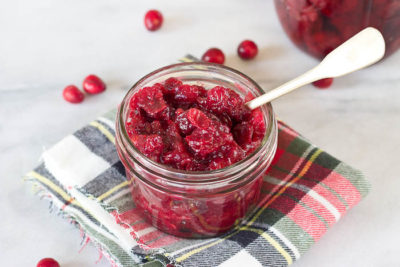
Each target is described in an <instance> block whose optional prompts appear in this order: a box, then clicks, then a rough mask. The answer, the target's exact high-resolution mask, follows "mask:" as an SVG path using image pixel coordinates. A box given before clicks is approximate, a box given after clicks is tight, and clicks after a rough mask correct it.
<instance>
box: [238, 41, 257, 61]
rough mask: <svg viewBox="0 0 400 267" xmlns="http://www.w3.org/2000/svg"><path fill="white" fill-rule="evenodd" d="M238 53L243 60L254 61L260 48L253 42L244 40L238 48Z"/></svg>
mask: <svg viewBox="0 0 400 267" xmlns="http://www.w3.org/2000/svg"><path fill="white" fill-rule="evenodd" d="M237 53H238V55H239V57H240V58H242V59H253V58H255V56H257V53H258V47H257V45H256V43H254V42H253V41H251V40H244V41H243V42H241V43H240V44H239V46H238V49H237Z"/></svg>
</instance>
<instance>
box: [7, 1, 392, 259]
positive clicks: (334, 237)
mask: <svg viewBox="0 0 400 267" xmlns="http://www.w3.org/2000/svg"><path fill="white" fill-rule="evenodd" d="M154 7H155V8H158V9H160V10H161V11H162V12H163V14H164V16H165V24H164V26H163V28H162V29H161V30H160V31H159V32H156V33H149V32H147V31H146V30H145V29H144V27H143V23H142V19H143V15H144V13H145V11H146V10H147V9H150V8H154ZM245 38H251V39H253V40H255V41H256V42H257V43H258V45H259V47H260V54H259V56H258V57H257V59H256V60H254V61H251V62H243V61H241V60H240V59H238V57H237V56H236V53H235V51H236V46H237V44H238V43H239V42H240V41H241V40H243V39H245ZM211 46H218V47H220V48H222V49H223V50H224V51H225V53H226V55H227V62H226V64H227V65H229V66H231V67H234V68H237V69H239V70H241V71H243V72H245V73H247V74H248V75H250V76H251V77H253V78H254V79H255V80H256V81H258V82H259V83H260V84H261V85H262V86H263V87H264V88H265V89H270V88H272V87H274V86H277V85H279V84H281V83H282V82H284V81H286V80H288V79H290V78H292V77H294V76H295V75H297V74H300V73H301V72H303V71H305V70H307V69H308V68H310V67H312V66H313V65H314V64H316V61H315V60H314V59H312V58H310V57H308V56H307V55H305V54H303V53H301V52H300V51H299V50H297V49H296V48H295V47H294V46H293V45H292V44H291V43H290V42H289V41H288V39H287V38H286V36H285V35H284V33H283V31H282V29H281V27H280V25H279V23H278V21H277V18H276V15H275V12H274V8H273V5H272V1H271V0H252V1H239V0H235V1H233V0H224V1H222V0H220V1H214V0H206V1H204V0H203V1H187V0H179V1H178V0H175V1H162V0H158V1H156V0H151V1H140V2H139V1H127V0H126V1H122V0H120V1H106V0H91V1H78V0H71V1H54V0H35V1H28V0H16V1H7V2H6V1H3V2H2V5H1V8H0V136H1V139H0V166H1V167H0V170H1V181H0V210H1V212H2V215H1V216H0V217H1V220H0V229H1V230H0V255H1V261H2V263H1V265H2V266H34V265H35V263H36V262H37V261H38V260H39V259H40V258H42V257H47V256H50V257H55V258H57V259H58V260H59V261H60V263H62V266H63V267H73V266H95V261H96V260H97V258H98V253H97V251H96V249H95V248H94V247H93V246H92V245H88V246H87V247H86V248H85V249H84V250H83V251H82V252H81V253H78V250H79V249H80V247H81V244H80V241H81V238H80V236H79V231H77V230H76V229H75V228H74V227H73V226H72V225H70V224H68V223H67V222H66V221H64V220H63V219H61V218H60V217H57V216H56V215H55V214H54V213H53V214H50V213H49V212H48V203H46V202H45V201H40V200H39V199H38V198H37V197H35V196H32V194H31V192H30V188H29V186H27V185H26V184H23V182H22V179H21V177H22V176H23V175H24V174H25V173H26V172H27V171H29V170H30V169H31V168H33V167H34V166H35V165H36V164H37V163H38V160H39V156H40V154H41V153H42V151H43V150H44V149H46V148H48V147H50V146H51V145H52V144H54V143H55V142H57V140H59V139H61V138H62V137H63V136H65V135H66V134H68V133H70V132H72V131H73V130H75V129H77V128H78V127H80V126H82V125H84V124H85V123H86V122H88V121H89V120H91V119H93V118H94V117H96V116H97V115H99V114H101V113H103V112H104V111H106V110H108V109H111V108H113V107H115V106H116V105H117V104H118V102H119V101H120V99H121V98H122V96H123V95H124V93H125V92H126V89H127V88H128V87H129V85H131V84H133V83H134V82H135V81H136V80H137V79H138V78H140V77H141V76H143V75H144V74H146V73H148V72H149V71H151V70H153V69H155V68H157V67H160V66H162V65H167V64H169V63H171V62H173V61H174V60H175V59H176V58H179V57H180V56H182V55H183V54H185V53H188V52H190V53H192V54H194V55H196V56H201V54H202V53H203V51H205V50H206V49H207V48H209V47H211ZM399 63H400V52H399V53H397V54H395V55H393V56H392V57H391V58H389V59H387V60H386V61H384V62H382V63H380V64H378V65H376V66H373V67H370V68H368V69H366V70H363V71H361V72H358V73H354V74H352V75H350V76H348V77H343V78H340V79H337V80H336V81H335V83H334V86H333V87H332V88H331V89H329V90H325V91H320V90H316V89H314V88H313V87H312V86H307V87H305V88H303V89H302V90H298V91H297V92H295V93H293V94H291V95H288V96H286V97H284V98H282V99H280V100H278V101H276V102H275V103H274V107H275V109H276V112H277V114H278V116H279V117H280V118H281V119H283V120H285V121H286V122H287V123H288V124H290V125H291V126H293V127H294V128H295V129H297V130H298V131H300V132H301V133H302V134H304V135H305V136H306V137H308V138H309V139H310V140H312V142H314V143H315V144H316V145H318V146H320V147H322V148H323V149H325V150H327V151H328V152H330V153H332V154H333V155H335V156H337V157H338V158H340V159H342V160H344V161H346V162H348V163H349V164H351V165H353V166H355V167H356V168H358V169H361V170H362V171H363V172H364V173H365V174H366V175H367V176H368V177H369V179H370V181H371V183H372V185H373V189H372V192H371V193H370V195H369V196H368V197H367V198H366V199H365V200H364V201H363V202H362V203H360V204H359V205H358V206H357V207H355V208H354V209H353V210H351V211H350V212H349V213H348V214H347V215H346V216H345V217H344V218H343V219H342V220H341V221H340V222H339V223H338V224H337V225H336V226H335V227H333V229H331V230H330V231H329V232H328V233H327V234H326V235H325V236H324V237H323V238H322V239H321V240H320V241H319V242H318V243H317V244H316V245H315V246H313V247H312V249H311V250H310V251H309V252H308V253H307V254H306V255H305V256H304V257H303V258H302V259H300V261H299V262H297V263H296V264H294V266H296V267H303V266H308V267H310V266H311V267H313V266H318V267H321V266H399V264H400V260H399V258H398V255H399V252H400V246H399V245H398V239H399V237H400V230H399V227H398V226H399V225H400V213H399V208H400V201H399V188H400V179H399V171H400V169H399V163H398V162H399V160H400V156H399V150H400V137H399V136H400V68H399ZM89 73H96V74H98V75H99V76H100V77H102V78H104V79H105V80H106V81H107V83H108V90H107V91H106V92H105V93H104V94H101V95H99V96H95V97H88V98H87V99H86V101H85V102H84V103H83V104H81V105H71V104H68V103H66V102H64V101H63V99H62V97H61V90H62V88H63V87H64V86H65V85H68V84H71V83H74V84H78V85H80V83H81V81H82V79H83V78H84V77H85V76H86V75H87V74H89ZM96 266H99V267H100V266H109V264H108V262H107V261H106V260H105V259H102V260H100V262H99V263H98V264H97V265H96Z"/></svg>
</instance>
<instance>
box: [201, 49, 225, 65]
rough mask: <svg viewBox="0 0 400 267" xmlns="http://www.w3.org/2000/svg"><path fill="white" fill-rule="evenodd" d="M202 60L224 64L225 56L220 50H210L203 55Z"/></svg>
mask: <svg viewBox="0 0 400 267" xmlns="http://www.w3.org/2000/svg"><path fill="white" fill-rule="evenodd" d="M201 60H203V61H207V62H211V63H217V64H224V62H225V55H224V53H223V52H222V50H221V49H219V48H210V49H208V50H207V51H206V52H205V53H204V54H203V56H202V57H201Z"/></svg>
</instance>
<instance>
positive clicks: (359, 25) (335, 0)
mask: <svg viewBox="0 0 400 267" xmlns="http://www.w3.org/2000/svg"><path fill="white" fill-rule="evenodd" d="M274 1H275V7H276V11H277V13H278V17H279V19H280V21H281V24H282V26H283V28H284V30H285V32H286V33H287V35H288V36H289V37H290V39H291V40H292V41H293V42H294V43H295V44H296V45H297V46H298V47H299V48H301V49H302V50H304V51H305V52H307V53H309V54H311V55H313V56H315V57H317V58H320V59H322V58H323V57H324V56H325V55H327V54H328V53H329V52H330V51H332V50H333V49H335V48H336V47H337V46H339V45H340V44H342V43H343V42H344V41H346V40H347V39H349V38H350V37H351V36H353V35H354V34H356V33H358V32H359V31H361V30H362V29H364V28H366V27H369V26H371V27H374V28H377V29H378V30H379V31H381V33H382V34H383V37H384V38H385V41H386V54H385V56H389V55H390V54H392V53H393V52H395V51H396V50H397V49H398V48H399V47H400V1H399V0H274Z"/></svg>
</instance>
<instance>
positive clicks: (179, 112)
mask: <svg viewBox="0 0 400 267" xmlns="http://www.w3.org/2000/svg"><path fill="white" fill-rule="evenodd" d="M128 116H129V117H128V119H127V121H126V125H125V126H126V129H127V132H128V135H129V137H130V139H131V141H132V143H133V144H134V145H135V147H136V148H137V149H138V150H139V151H140V152H142V153H143V154H144V155H145V156H146V157H148V158H150V159H151V160H153V161H156V162H158V163H162V164H166V165H168V166H171V167H173V168H176V169H180V170H188V171H206V170H216V169H221V168H224V167H227V166H229V165H232V164H234V163H236V162H238V161H240V160H242V159H244V158H245V157H246V156H247V155H249V154H250V153H251V152H253V151H254V150H255V149H256V148H257V147H258V146H259V145H260V143H261V141H262V139H263V137H264V135H265V123H264V119H263V115H262V112H261V110H260V109H256V110H253V111H250V110H249V109H247V108H246V107H245V106H244V100H243V99H242V98H241V97H240V96H239V95H238V94H237V93H236V92H235V91H233V90H231V89H228V88H224V87H221V86H216V87H214V88H212V89H210V90H206V89H205V88H204V87H202V86H199V85H190V84H183V83H182V82H181V81H180V80H178V79H176V78H169V79H167V80H166V81H165V82H164V83H163V84H160V83H156V84H154V85H153V86H150V87H144V88H142V89H140V90H139V91H138V92H137V93H136V94H134V95H133V96H132V98H131V100H130V103H129V115H128Z"/></svg>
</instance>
